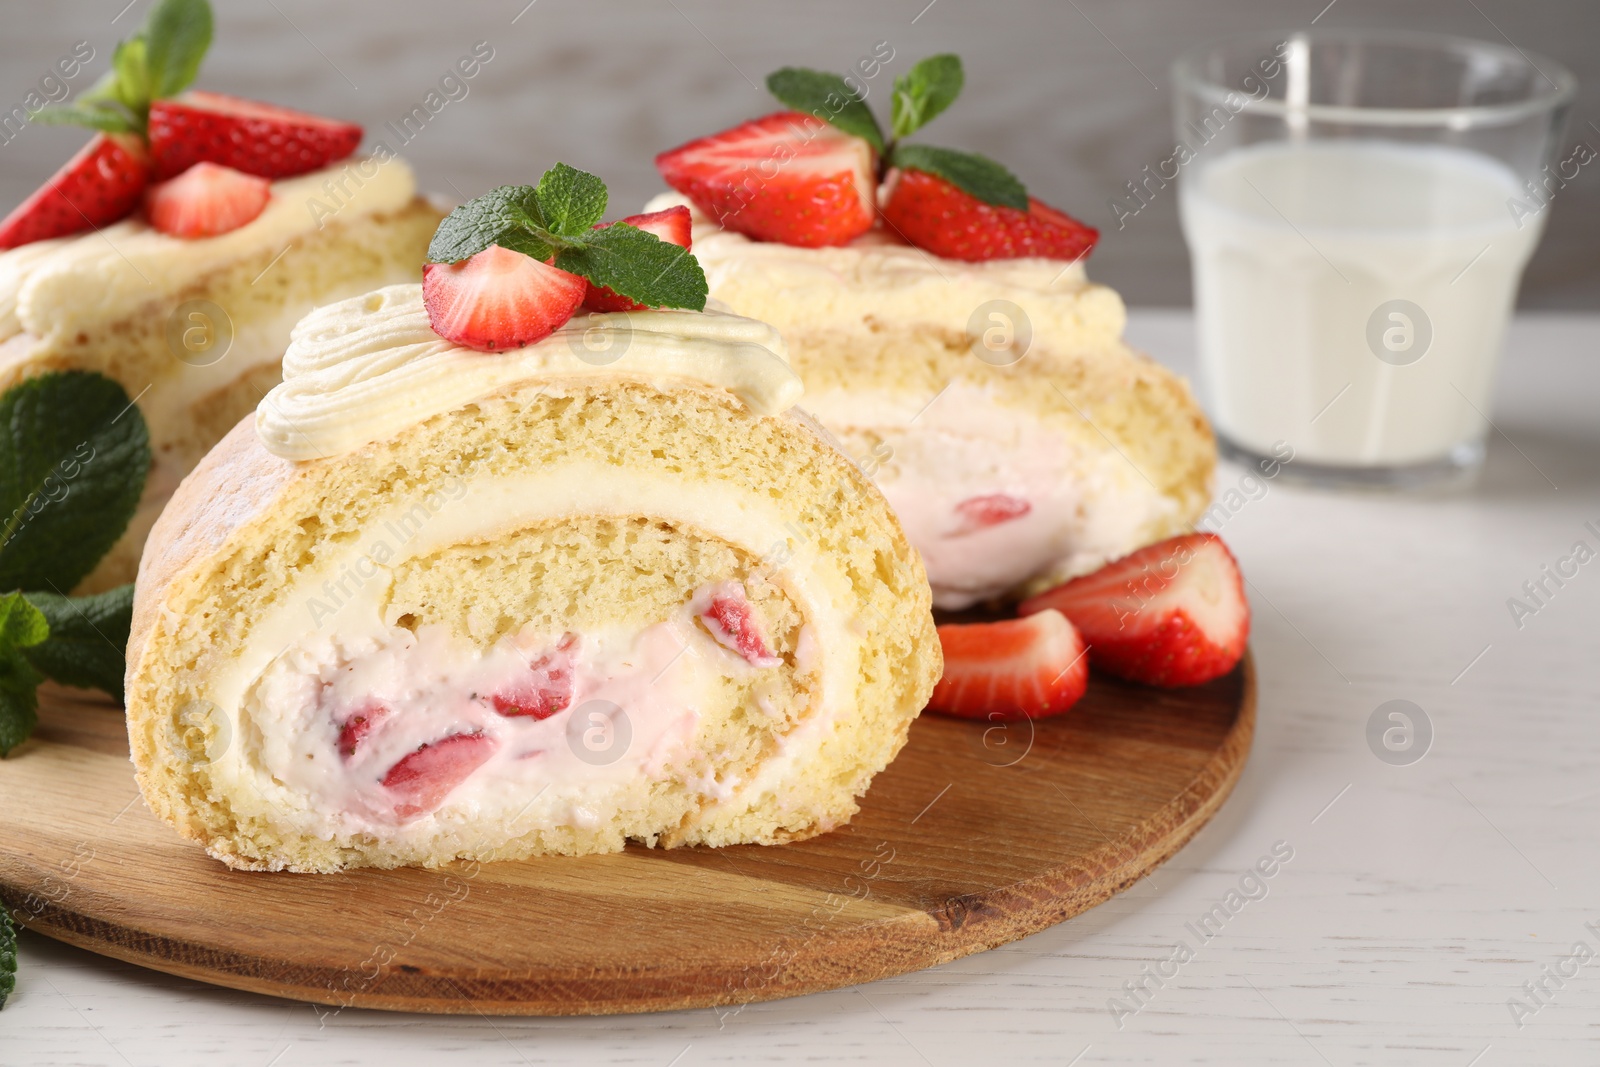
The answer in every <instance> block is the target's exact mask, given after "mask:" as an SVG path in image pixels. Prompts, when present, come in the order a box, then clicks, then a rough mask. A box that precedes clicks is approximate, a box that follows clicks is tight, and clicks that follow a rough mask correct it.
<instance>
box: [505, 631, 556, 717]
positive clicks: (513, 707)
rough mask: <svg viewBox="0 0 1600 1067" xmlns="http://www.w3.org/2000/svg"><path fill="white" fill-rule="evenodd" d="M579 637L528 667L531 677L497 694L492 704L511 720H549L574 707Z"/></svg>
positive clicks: (528, 676) (528, 675)
mask: <svg viewBox="0 0 1600 1067" xmlns="http://www.w3.org/2000/svg"><path fill="white" fill-rule="evenodd" d="M577 646H578V635H577V634H567V635H566V636H565V637H563V638H562V639H561V643H560V644H558V645H556V647H555V648H554V649H553V650H551V651H549V652H546V653H545V654H544V655H542V656H540V657H539V658H538V659H536V660H534V661H533V662H532V663H530V664H529V665H528V674H527V676H526V677H524V678H522V679H519V680H518V681H517V682H516V683H515V684H514V685H512V686H511V687H510V688H508V689H505V690H502V691H501V692H498V693H494V694H492V695H491V696H490V697H489V702H490V703H491V704H493V705H494V710H495V711H498V712H499V713H500V714H502V715H504V716H507V717H508V718H516V717H519V716H528V717H531V718H533V719H548V718H549V717H550V716H552V715H554V714H556V713H557V712H559V711H565V710H566V709H567V707H568V706H569V705H570V704H571V703H572V686H573V681H572V668H573V658H574V652H575V651H576V649H577Z"/></svg>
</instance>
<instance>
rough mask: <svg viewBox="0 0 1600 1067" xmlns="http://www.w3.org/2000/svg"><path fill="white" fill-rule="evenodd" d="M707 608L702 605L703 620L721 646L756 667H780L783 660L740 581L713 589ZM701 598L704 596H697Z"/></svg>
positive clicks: (706, 604)
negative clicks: (763, 630) (769, 641)
mask: <svg viewBox="0 0 1600 1067" xmlns="http://www.w3.org/2000/svg"><path fill="white" fill-rule="evenodd" d="M709 594H710V595H709V598H708V599H706V600H705V601H704V605H705V606H704V607H698V606H697V607H698V610H697V614H698V616H699V618H700V621H701V623H703V624H704V625H705V628H706V629H707V630H708V631H709V632H710V634H711V636H712V637H714V638H716V641H717V643H718V644H719V645H721V646H722V647H724V648H727V649H731V650H733V651H734V652H737V653H739V655H741V656H743V657H744V658H745V660H746V661H747V662H749V663H750V664H751V665H752V666H755V667H776V666H778V665H779V664H781V663H782V662H783V660H782V659H781V658H780V657H778V656H775V655H773V654H772V651H771V649H769V648H768V647H767V641H766V638H765V637H764V636H763V635H762V633H761V625H760V623H759V622H758V621H757V619H756V614H755V609H754V608H752V607H751V606H750V600H749V598H748V597H747V596H746V595H745V591H744V586H743V585H740V584H739V583H738V582H724V583H722V584H721V585H718V586H715V587H713V588H712V589H711V590H710V591H709ZM695 599H696V601H700V599H701V598H700V597H696V598H695Z"/></svg>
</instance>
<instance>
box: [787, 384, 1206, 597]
mask: <svg viewBox="0 0 1600 1067" xmlns="http://www.w3.org/2000/svg"><path fill="white" fill-rule="evenodd" d="M806 403H807V406H808V407H809V408H810V410H811V411H812V413H813V414H815V415H816V416H817V417H818V418H820V419H821V420H822V421H823V422H824V423H826V424H827V425H830V426H833V427H845V428H849V429H852V430H865V431H870V432H871V433H872V435H873V436H874V437H875V438H876V439H877V441H878V442H879V443H878V445H877V451H876V453H875V454H874V459H875V460H876V461H877V464H878V466H877V469H876V471H875V473H874V480H876V481H877V483H878V488H879V489H882V490H883V495H884V496H885V497H886V498H887V499H888V501H889V504H890V506H892V507H893V508H894V511H895V515H896V516H898V517H899V519H900V525H901V527H902V528H903V529H904V530H905V533H906V538H907V539H908V540H909V541H910V542H911V543H912V544H913V545H915V546H916V548H917V551H919V552H921V553H922V560H923V563H924V564H925V565H926V567H927V569H928V582H929V584H930V585H931V586H932V587H933V602H934V604H935V605H936V606H937V607H940V608H945V609H949V610H959V609H962V608H966V607H970V606H972V605H973V604H976V603H979V602H981V601H985V600H989V599H992V598H995V597H1000V596H1004V595H1005V594H1007V593H1010V592H1011V591H1012V590H1014V589H1016V587H1018V586H1019V585H1022V584H1023V583H1024V582H1027V581H1028V580H1029V579H1032V578H1037V577H1043V576H1050V577H1053V578H1061V579H1063V580H1065V578H1067V577H1070V576H1072V575H1077V574H1085V573H1087V572H1089V571H1092V570H1094V569H1095V568H1097V567H1099V566H1100V565H1101V564H1103V563H1105V562H1106V561H1107V560H1109V559H1114V558H1116V557H1117V556H1120V555H1123V554H1124V553H1126V552H1129V551H1131V550H1133V549H1134V548H1137V547H1138V546H1139V545H1140V544H1142V543H1144V541H1146V540H1148V535H1147V533H1146V531H1147V530H1149V529H1152V528H1158V527H1160V526H1161V525H1162V524H1163V523H1164V521H1165V518H1166V516H1168V515H1169V514H1170V513H1171V512H1172V511H1173V509H1174V507H1175V505H1174V504H1173V503H1172V501H1170V500H1169V499H1168V498H1166V497H1164V496H1163V495H1162V494H1161V493H1159V492H1157V491H1156V489H1155V488H1154V487H1153V486H1152V485H1151V484H1150V483H1149V482H1148V481H1146V480H1145V478H1144V477H1143V476H1142V475H1141V474H1140V473H1139V472H1138V471H1137V470H1135V469H1134V468H1133V467H1132V466H1131V464H1130V463H1129V462H1128V461H1127V460H1125V459H1124V458H1122V456H1120V455H1118V454H1117V453H1115V452H1105V451H1099V450H1093V451H1091V450H1086V449H1084V448H1083V447H1082V446H1080V445H1079V444H1078V443H1077V442H1075V441H1074V440H1073V439H1072V438H1070V437H1068V436H1067V435H1066V434H1063V433H1061V432H1060V431H1058V430H1056V429H1055V428H1054V427H1053V426H1051V425H1050V424H1049V423H1048V422H1047V421H1046V420H1044V419H1041V418H1037V417H1034V416H1032V415H1031V414H1030V413H1028V412H1027V411H1026V410H1024V409H1019V408H1012V407H1006V406H1003V405H1001V404H1000V403H998V402H997V401H996V400H995V399H994V398H993V397H991V396H990V395H989V394H988V393H987V391H986V390H985V389H983V388H982V387H980V386H977V385H974V384H972V383H970V382H965V381H957V382H955V383H954V384H952V385H951V386H949V387H948V388H947V389H945V390H944V391H943V392H941V393H940V394H938V395H937V396H936V397H935V398H934V399H933V401H932V402H931V403H930V402H929V400H928V398H927V397H925V396H921V395H917V394H911V393H906V394H901V393H889V392H885V391H876V390H866V389H861V390H842V389H832V390H817V391H815V392H812V393H807V395H806Z"/></svg>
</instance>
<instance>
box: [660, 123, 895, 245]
mask: <svg viewBox="0 0 1600 1067" xmlns="http://www.w3.org/2000/svg"><path fill="white" fill-rule="evenodd" d="M875 168H876V160H875V154H874V152H873V150H872V146H871V145H870V144H868V143H867V142H866V141H864V140H862V139H861V138H859V137H852V136H851V135H850V134H847V133H845V132H844V131H842V130H840V129H839V128H838V127H836V126H832V125H829V124H828V123H826V122H824V121H823V120H822V119H819V118H817V117H816V116H815V115H807V114H805V113H804V112H802V111H780V112H777V113H776V114H772V115H768V116H766V117H765V118H759V119H753V120H751V121H750V122H746V123H744V124H743V125H740V126H735V127H734V128H733V129H731V130H724V131H723V132H721V133H717V134H712V135H711V136H710V137H702V138H700V139H699V140H696V141H690V142H689V143H688V144H686V145H681V146H679V147H678V148H674V149H672V150H671V151H670V152H663V153H661V154H660V155H659V156H657V157H656V169H658V170H659V171H661V176H662V177H663V178H665V179H666V182H667V184H668V185H670V186H672V187H673V188H674V189H676V190H678V192H680V193H682V194H683V195H684V196H687V197H688V198H689V199H690V200H693V201H694V202H695V204H696V206H698V207H699V208H700V210H702V211H704V212H705V213H706V214H707V215H710V216H711V217H712V218H714V219H716V220H717V222H719V223H721V224H722V225H723V226H724V227H726V228H727V229H730V230H734V231H736V232H738V233H742V234H745V235H746V236H749V237H754V238H756V239H757V240H761V241H781V242H783V243H784V244H789V245H800V246H801V247H803V248H816V247H819V246H822V245H842V244H844V243H845V242H847V241H850V240H852V239H854V238H856V237H859V236H861V235H862V234H863V233H866V232H867V230H869V229H871V228H872V221H873V219H874V217H875V216H876V214H877V212H876V210H875V204H876V192H877V188H878V183H877V179H876V177H875V176H874V175H875V174H876V169H875Z"/></svg>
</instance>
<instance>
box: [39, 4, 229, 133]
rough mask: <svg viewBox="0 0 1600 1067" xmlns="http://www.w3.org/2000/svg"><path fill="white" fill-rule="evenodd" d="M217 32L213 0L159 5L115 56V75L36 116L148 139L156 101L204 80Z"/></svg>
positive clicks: (124, 42)
mask: <svg viewBox="0 0 1600 1067" xmlns="http://www.w3.org/2000/svg"><path fill="white" fill-rule="evenodd" d="M211 27H212V19H211V5H210V4H209V3H208V2H207V0H159V2H158V3H157V4H156V5H155V7H153V8H151V9H150V14H149V16H148V17H147V18H146V19H145V21H144V28H143V29H141V30H140V31H139V32H138V33H136V34H135V35H134V36H132V37H130V38H129V39H128V40H126V41H123V42H122V43H121V44H119V45H117V48H116V51H114V52H112V54H111V70H110V71H109V72H107V73H106V74H105V75H104V76H103V77H101V79H100V80H99V81H97V82H95V83H94V85H92V86H91V87H90V88H89V89H87V90H85V91H84V92H83V93H82V94H81V95H80V96H79V97H78V99H77V100H75V101H73V102H72V103H70V104H61V105H59V106H53V107H46V108H43V109H41V110H39V111H36V112H34V114H33V116H32V117H33V119H34V121H36V122H43V123H46V124H53V125H59V126H88V127H89V128H90V129H95V130H102V131H105V132H107V133H137V134H140V135H143V134H144V133H145V129H146V127H147V125H148V124H149V121H150V103H151V101H153V100H161V99H165V98H166V97H169V96H176V95H177V94H178V93H181V92H182V91H183V90H184V89H186V88H188V87H189V85H190V84H191V83H192V82H193V81H194V79H195V76H196V75H197V74H199V72H200V63H201V61H203V60H204V59H205V56H206V50H207V49H209V48H210V47H211Z"/></svg>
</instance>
